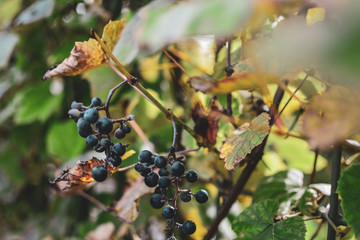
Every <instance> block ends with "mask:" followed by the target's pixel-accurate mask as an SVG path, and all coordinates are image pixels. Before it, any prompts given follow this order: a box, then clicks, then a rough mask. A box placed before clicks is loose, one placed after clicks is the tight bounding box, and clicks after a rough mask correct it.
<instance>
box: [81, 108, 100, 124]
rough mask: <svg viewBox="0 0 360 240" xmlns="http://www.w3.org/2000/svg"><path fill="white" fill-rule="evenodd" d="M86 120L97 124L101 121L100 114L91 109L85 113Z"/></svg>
mask: <svg viewBox="0 0 360 240" xmlns="http://www.w3.org/2000/svg"><path fill="white" fill-rule="evenodd" d="M84 119H85V120H88V121H89V122H90V123H96V121H97V120H98V119H99V113H98V111H97V110H96V109H95V108H89V109H87V110H86V111H85V113H84Z"/></svg>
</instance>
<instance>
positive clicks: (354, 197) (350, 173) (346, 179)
mask: <svg viewBox="0 0 360 240" xmlns="http://www.w3.org/2000/svg"><path fill="white" fill-rule="evenodd" d="M359 183H360V165H353V166H351V167H350V168H348V169H346V170H345V171H344V172H343V173H342V174H341V177H340V179H339V181H338V189H337V192H338V193H339V194H340V196H341V199H342V200H341V206H342V208H343V212H344V219H345V220H346V221H347V223H348V224H349V225H350V226H351V227H352V228H353V229H354V232H355V235H356V236H357V237H359V236H360V218H359V214H358V212H357V209H360V201H359V196H360V184H359Z"/></svg>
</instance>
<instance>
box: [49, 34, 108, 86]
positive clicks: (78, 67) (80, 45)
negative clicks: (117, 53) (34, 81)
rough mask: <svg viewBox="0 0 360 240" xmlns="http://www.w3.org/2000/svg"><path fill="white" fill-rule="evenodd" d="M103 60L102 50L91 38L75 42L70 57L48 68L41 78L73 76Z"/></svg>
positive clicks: (97, 64) (99, 63)
mask: <svg viewBox="0 0 360 240" xmlns="http://www.w3.org/2000/svg"><path fill="white" fill-rule="evenodd" d="M104 62H105V58H104V52H103V50H102V49H101V46H100V44H99V43H98V42H97V41H96V40H95V39H93V38H90V39H89V40H88V41H85V42H76V43H75V46H74V48H73V49H72V50H71V53H70V57H68V58H66V59H65V60H64V61H63V62H62V63H60V64H59V65H57V66H54V67H52V68H50V69H49V70H48V71H47V72H46V73H45V75H44V76H43V78H42V80H46V79H50V78H53V77H56V76H59V75H61V76H75V75H78V74H80V73H83V72H85V71H87V70H90V69H92V68H95V67H98V66H100V65H101V64H103V63H104Z"/></svg>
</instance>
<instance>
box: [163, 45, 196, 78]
mask: <svg viewBox="0 0 360 240" xmlns="http://www.w3.org/2000/svg"><path fill="white" fill-rule="evenodd" d="M160 48H161V50H163V52H164V53H165V54H166V55H167V56H168V57H169V58H170V59H171V61H173V62H174V63H175V65H176V66H177V67H178V68H180V69H181V71H183V73H185V74H186V76H188V77H189V78H190V77H191V75H190V74H189V73H188V72H187V71H186V70H185V68H183V66H181V64H180V63H179V62H178V61H176V59H175V58H174V57H173V56H171V54H170V53H168V51H166V50H165V49H164V48H163V47H160Z"/></svg>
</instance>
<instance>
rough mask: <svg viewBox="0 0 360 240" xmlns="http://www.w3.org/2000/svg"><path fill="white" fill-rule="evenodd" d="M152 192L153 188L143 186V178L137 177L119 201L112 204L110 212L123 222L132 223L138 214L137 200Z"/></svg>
mask: <svg viewBox="0 0 360 240" xmlns="http://www.w3.org/2000/svg"><path fill="white" fill-rule="evenodd" d="M153 191H154V189H153V188H149V187H148V186H146V185H145V184H144V178H143V177H141V176H138V178H137V180H136V181H135V182H132V183H131V184H130V186H129V187H128V188H126V189H125V191H124V194H123V195H122V197H121V199H120V200H119V201H117V202H115V203H114V204H113V206H112V207H111V208H112V211H113V212H115V214H116V215H117V216H118V217H120V218H121V219H123V220H124V221H126V222H128V223H132V222H134V221H135V220H136V218H137V217H138V216H139V213H140V208H139V198H140V197H141V196H143V195H145V194H147V193H152V192H153Z"/></svg>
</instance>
